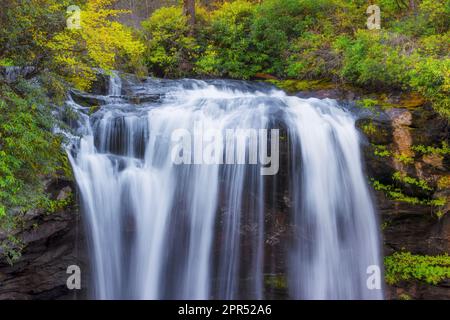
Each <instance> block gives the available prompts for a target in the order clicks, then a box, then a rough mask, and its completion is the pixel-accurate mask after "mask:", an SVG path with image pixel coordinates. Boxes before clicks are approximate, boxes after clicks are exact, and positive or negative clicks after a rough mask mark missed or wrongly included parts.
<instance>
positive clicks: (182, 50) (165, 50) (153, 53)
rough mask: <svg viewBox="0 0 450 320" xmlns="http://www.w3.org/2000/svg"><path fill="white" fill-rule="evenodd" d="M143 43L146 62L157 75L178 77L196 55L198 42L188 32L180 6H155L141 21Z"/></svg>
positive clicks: (185, 73)
mask: <svg viewBox="0 0 450 320" xmlns="http://www.w3.org/2000/svg"><path fill="white" fill-rule="evenodd" d="M142 28H143V35H144V39H145V41H146V43H147V49H146V54H145V59H146V63H147V66H148V67H149V68H150V70H152V71H153V72H154V73H155V74H157V75H159V76H170V77H182V76H185V75H187V71H188V67H189V66H191V64H192V62H193V59H194V58H195V57H196V55H197V50H198V49H199V46H198V45H197V43H196V39H195V38H194V37H192V36H191V35H190V27H189V25H188V21H187V17H186V16H185V15H184V14H183V10H182V8H181V7H168V8H161V9H158V10H156V11H155V12H154V13H153V14H152V16H151V17H150V18H149V19H148V20H146V21H144V22H143V23H142Z"/></svg>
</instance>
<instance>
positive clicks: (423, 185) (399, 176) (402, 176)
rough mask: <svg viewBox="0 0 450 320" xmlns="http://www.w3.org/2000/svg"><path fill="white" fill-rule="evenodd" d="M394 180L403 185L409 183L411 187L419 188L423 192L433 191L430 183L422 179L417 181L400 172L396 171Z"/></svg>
mask: <svg viewBox="0 0 450 320" xmlns="http://www.w3.org/2000/svg"><path fill="white" fill-rule="evenodd" d="M392 178H393V179H394V180H396V181H400V182H403V183H407V184H409V185H414V186H417V187H419V188H421V189H423V190H426V191H432V190H433V189H432V188H431V187H430V186H429V185H428V183H427V182H426V181H425V180H422V179H416V178H413V177H409V176H407V175H406V174H403V173H401V172H399V171H396V172H395V173H394V174H393V175H392Z"/></svg>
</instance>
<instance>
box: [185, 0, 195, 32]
mask: <svg viewBox="0 0 450 320" xmlns="http://www.w3.org/2000/svg"><path fill="white" fill-rule="evenodd" d="M183 12H184V14H185V15H186V16H188V22H189V26H190V27H191V31H193V30H194V25H195V0H183Z"/></svg>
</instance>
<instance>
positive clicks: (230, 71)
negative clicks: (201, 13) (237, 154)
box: [196, 0, 264, 79]
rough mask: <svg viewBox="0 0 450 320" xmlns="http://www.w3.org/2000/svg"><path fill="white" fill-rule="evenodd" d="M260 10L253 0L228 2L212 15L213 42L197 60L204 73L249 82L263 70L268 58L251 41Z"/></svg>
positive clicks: (210, 31)
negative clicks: (254, 23)
mask: <svg viewBox="0 0 450 320" xmlns="http://www.w3.org/2000/svg"><path fill="white" fill-rule="evenodd" d="M255 13H256V7H255V6H254V5H253V4H252V3H251V2H249V1H245V0H238V1H233V2H225V3H224V4H223V5H222V6H221V7H219V8H218V9H217V10H215V11H214V12H213V13H212V15H211V22H210V28H208V29H207V30H205V31H206V32H207V33H208V34H209V42H208V45H207V48H206V51H205V54H204V55H203V56H202V57H201V58H200V59H199V60H198V61H197V63H196V70H197V72H199V73H200V74H208V75H214V76H227V77H232V78H243V79H248V78H250V77H252V76H253V75H254V74H255V73H257V72H260V71H261V70H262V67H261V64H260V61H261V60H262V59H264V57H262V56H261V55H260V54H259V53H258V52H257V50H256V47H255V45H254V42H253V40H252V38H251V30H252V21H253V18H254V15H255Z"/></svg>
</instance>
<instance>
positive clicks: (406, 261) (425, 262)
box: [384, 252, 450, 284]
mask: <svg viewBox="0 0 450 320" xmlns="http://www.w3.org/2000/svg"><path fill="white" fill-rule="evenodd" d="M384 266H385V272H386V275H385V277H386V282H387V283H388V284H395V283H397V282H399V281H402V280H403V281H408V280H419V281H424V282H426V283H429V284H438V283H439V282H441V281H442V280H444V279H448V278H450V257H449V256H448V255H441V256H421V255H413V254H411V253H409V252H396V253H394V254H393V255H391V256H387V257H385V258H384Z"/></svg>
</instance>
